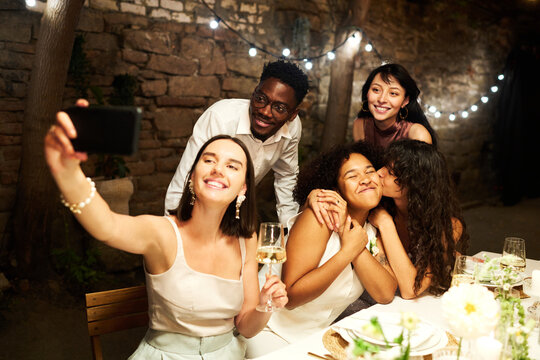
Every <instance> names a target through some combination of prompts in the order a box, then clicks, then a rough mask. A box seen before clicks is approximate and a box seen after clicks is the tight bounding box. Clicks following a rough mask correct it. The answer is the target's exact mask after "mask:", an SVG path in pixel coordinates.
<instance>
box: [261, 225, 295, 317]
mask: <svg viewBox="0 0 540 360" xmlns="http://www.w3.org/2000/svg"><path fill="white" fill-rule="evenodd" d="M285 260H287V253H286V252H285V241H284V233H283V225H281V224H280V223H274V222H264V223H262V224H261V227H260V229H259V238H258V241H257V262H259V263H260V264H265V265H268V275H272V264H281V263H284V262H285ZM256 309H257V310H258V311H262V312H272V311H275V310H276V309H275V308H274V306H273V304H272V299H271V298H270V299H268V301H267V302H266V304H264V305H258V306H257V308H256Z"/></svg>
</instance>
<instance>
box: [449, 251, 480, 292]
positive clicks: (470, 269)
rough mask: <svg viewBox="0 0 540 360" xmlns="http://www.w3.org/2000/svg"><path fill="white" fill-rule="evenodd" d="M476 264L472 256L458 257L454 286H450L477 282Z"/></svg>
mask: <svg viewBox="0 0 540 360" xmlns="http://www.w3.org/2000/svg"><path fill="white" fill-rule="evenodd" d="M474 264H475V262H474V260H473V258H472V257H471V256H467V255H458V256H456V262H455V264H454V271H453V272H452V284H451V285H450V286H457V285H459V284H473V283H474V282H475V274H476V267H475V265H474Z"/></svg>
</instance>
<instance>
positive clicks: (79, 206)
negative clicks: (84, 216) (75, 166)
mask: <svg viewBox="0 0 540 360" xmlns="http://www.w3.org/2000/svg"><path fill="white" fill-rule="evenodd" d="M86 181H88V183H89V184H90V187H91V188H90V195H88V197H87V198H86V199H85V200H84V201H81V202H80V203H74V204H70V203H69V202H67V201H66V198H64V195H63V194H60V202H61V203H62V204H64V206H65V207H67V208H69V211H71V212H72V213H74V214H80V213H81V210H82V208H84V207H85V206H86V205H88V204H90V202H91V201H92V198H93V197H94V195H96V183H94V182H93V181H92V179H90V178H89V177H87V178H86Z"/></svg>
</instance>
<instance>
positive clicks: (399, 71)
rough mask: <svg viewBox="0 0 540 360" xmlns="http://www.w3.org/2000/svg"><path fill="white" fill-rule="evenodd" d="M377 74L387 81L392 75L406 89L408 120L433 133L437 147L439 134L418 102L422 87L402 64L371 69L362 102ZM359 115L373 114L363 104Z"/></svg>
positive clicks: (361, 116) (365, 99) (398, 119)
mask: <svg viewBox="0 0 540 360" xmlns="http://www.w3.org/2000/svg"><path fill="white" fill-rule="evenodd" d="M377 74H380V75H381V78H382V80H383V81H384V82H386V83H389V82H390V80H389V77H390V76H392V77H393V78H395V79H396V80H397V81H398V82H399V84H400V85H401V86H402V87H403V88H404V89H405V96H408V97H409V103H408V104H407V106H405V108H406V109H407V114H408V115H407V120H406V121H408V122H412V123H417V124H421V125H423V126H424V127H425V128H426V129H427V131H428V132H429V135H431V142H432V143H433V145H434V146H435V147H436V146H437V136H436V134H435V130H433V128H432V127H431V125H430V124H429V121H428V119H427V118H426V115H425V114H424V112H423V111H422V108H421V107H420V104H418V96H419V95H420V89H419V88H418V85H416V81H414V79H413V78H412V77H411V75H410V74H409V72H408V71H407V69H405V68H404V67H403V66H402V65H399V64H384V65H381V66H379V67H378V68H376V69H374V70H373V71H371V73H370V74H369V75H368V77H367V79H366V82H365V83H364V86H362V104H363V103H364V102H367V94H368V91H369V88H370V86H371V83H372V82H373V79H374V78H375V76H377ZM357 117H359V118H365V117H373V115H372V114H371V112H370V111H369V110H367V111H366V110H365V109H364V108H363V105H362V108H361V109H360V111H359V112H358V115H357ZM396 121H398V122H399V121H401V118H400V117H399V116H398V117H397V118H396Z"/></svg>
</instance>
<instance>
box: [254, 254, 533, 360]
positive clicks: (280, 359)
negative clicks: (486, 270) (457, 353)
mask: <svg viewBox="0 0 540 360" xmlns="http://www.w3.org/2000/svg"><path fill="white" fill-rule="evenodd" d="M473 256H474V257H476V258H484V256H487V257H489V258H495V257H500V256H501V254H497V253H493V252H487V251H481V252H479V253H477V254H475V255H473ZM533 270H540V261H539V260H533V259H527V261H526V268H525V272H524V276H523V277H524V278H527V277H530V276H531V274H532V271H533ZM538 300H540V299H538V298H534V297H528V298H523V299H522V305H523V307H524V308H525V311H526V312H527V308H528V307H529V306H531V305H532V304H533V303H534V302H535V301H538ZM441 307H442V300H441V297H440V296H438V297H437V296H433V295H430V294H422V295H421V296H419V297H417V298H415V299H410V300H405V299H403V298H401V297H399V296H396V297H394V299H393V301H392V302H390V303H388V304H384V305H383V304H375V305H373V306H371V307H369V308H368V309H364V310H360V312H362V311H366V310H369V311H370V312H375V313H394V314H395V313H401V312H413V313H415V314H416V315H417V316H418V318H419V319H420V320H421V321H426V322H428V323H430V324H432V325H433V326H436V327H438V328H440V329H443V330H445V331H446V332H448V333H451V332H450V330H449V328H448V324H447V323H446V320H445V319H444V318H443V311H442V309H441ZM360 312H358V313H355V314H352V315H349V316H348V317H346V318H343V319H341V320H340V321H338V322H336V323H335V324H333V325H331V326H339V325H340V324H343V323H345V322H346V321H350V319H349V318H354V317H355V316H358V314H359V313H360ZM331 326H329V327H328V328H325V329H322V330H319V331H317V332H315V333H313V334H311V335H310V336H307V337H305V338H304V339H301V340H299V341H297V342H295V343H292V344H289V345H287V346H285V347H283V348H280V349H277V350H275V351H272V352H270V353H268V354H266V355H263V356H260V357H257V358H255V359H256V360H288V359H297V360H303V359H305V360H315V359H317V357H316V356H315V355H319V356H321V357H322V358H324V357H325V355H327V354H331V351H330V350H329V349H327V348H326V347H325V344H324V342H323V336H324V335H325V334H326V333H327V332H328V331H329V330H330V329H331ZM539 341H540V338H539V329H538V324H537V326H536V327H535V329H534V330H533V331H532V332H531V334H530V335H529V338H528V342H529V357H530V358H531V359H540V344H539ZM310 353H311V354H310ZM312 354H315V355H312ZM327 358H328V359H331V357H327ZM414 358H415V359H422V358H423V357H422V356H418V357H414ZM424 358H429V357H424ZM411 359H412V358H411Z"/></svg>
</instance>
